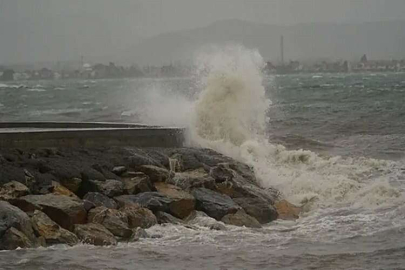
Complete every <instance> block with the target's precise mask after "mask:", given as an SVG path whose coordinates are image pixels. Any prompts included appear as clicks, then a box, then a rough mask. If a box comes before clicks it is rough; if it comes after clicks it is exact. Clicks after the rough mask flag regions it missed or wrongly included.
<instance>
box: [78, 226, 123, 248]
mask: <svg viewBox="0 0 405 270" xmlns="http://www.w3.org/2000/svg"><path fill="white" fill-rule="evenodd" d="M74 233H75V234H76V235H77V237H78V238H79V239H80V241H82V242H83V243H85V244H91V245H95V246H111V245H116V244H117V240H116V239H115V237H114V235H113V234H112V233H111V232H110V231H109V230H107V229H106V228H105V227H104V226H103V225H101V224H98V223H87V224H76V225H75V226H74Z"/></svg>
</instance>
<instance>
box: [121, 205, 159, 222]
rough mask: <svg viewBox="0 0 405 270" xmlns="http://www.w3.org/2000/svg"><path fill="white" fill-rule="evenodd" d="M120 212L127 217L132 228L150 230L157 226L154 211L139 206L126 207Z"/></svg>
mask: <svg viewBox="0 0 405 270" xmlns="http://www.w3.org/2000/svg"><path fill="white" fill-rule="evenodd" d="M120 211H121V212H123V213H125V214H126V215H127V217H128V225H129V227H130V228H138V227H140V228H149V227H152V226H153V225H156V224H157V220H156V216H155V215H154V214H153V213H152V211H150V210H149V209H147V208H144V207H141V206H139V205H136V204H132V205H130V206H125V207H123V208H121V209H120Z"/></svg>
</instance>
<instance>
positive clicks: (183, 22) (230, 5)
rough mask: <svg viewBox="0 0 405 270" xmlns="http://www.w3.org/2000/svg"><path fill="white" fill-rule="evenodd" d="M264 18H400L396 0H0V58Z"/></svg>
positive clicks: (55, 54)
mask: <svg viewBox="0 0 405 270" xmlns="http://www.w3.org/2000/svg"><path fill="white" fill-rule="evenodd" d="M235 18H236V19H242V20H248V21H253V22H260V23H267V24H278V25H280V24H297V23H308V22H338V23H341V22H368V21H388V20H390V21H391V20H403V19H405V1H404V0H204V1H201V0H114V1H113V0H0V64H1V63H10V62H13V63H15V62H30V61H58V60H61V61H65V60H72V59H76V58H79V57H80V56H79V55H81V54H85V55H89V57H91V56H93V57H96V56H100V55H110V54H114V52H116V51H119V50H125V49H126V48H128V47H131V46H133V45H134V44H137V43H139V42H141V41H142V40H144V39H145V38H146V37H150V36H154V35H157V34H160V33H164V32H171V31H177V30H184V29H190V28H196V27H203V26H206V25H208V24H210V23H213V22H215V21H218V20H226V19H235Z"/></svg>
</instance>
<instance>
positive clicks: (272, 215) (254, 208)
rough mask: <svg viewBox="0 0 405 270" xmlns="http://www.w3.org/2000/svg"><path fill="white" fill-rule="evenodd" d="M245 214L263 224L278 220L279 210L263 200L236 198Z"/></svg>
mask: <svg viewBox="0 0 405 270" xmlns="http://www.w3.org/2000/svg"><path fill="white" fill-rule="evenodd" d="M233 200H234V201H235V202H236V203H237V204H239V205H240V206H241V207H242V208H243V210H245V212H246V213H247V214H248V215H250V216H252V217H254V218H255V219H257V220H258V221H259V222H260V223H261V224H266V223H269V222H271V221H273V220H275V219H277V216H278V214H277V210H276V209H275V208H274V206H273V205H271V204H270V203H269V202H268V201H265V200H263V199H261V198H235V199H233Z"/></svg>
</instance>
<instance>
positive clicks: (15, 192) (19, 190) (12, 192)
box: [0, 181, 30, 200]
mask: <svg viewBox="0 0 405 270" xmlns="http://www.w3.org/2000/svg"><path fill="white" fill-rule="evenodd" d="M29 193H30V190H29V189H28V187H27V186H25V185H24V184H21V183H20V182H17V181H11V182H8V183H6V184H4V185H3V186H1V187H0V199H2V200H10V199H14V198H18V197H22V196H25V195H28V194H29Z"/></svg>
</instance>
